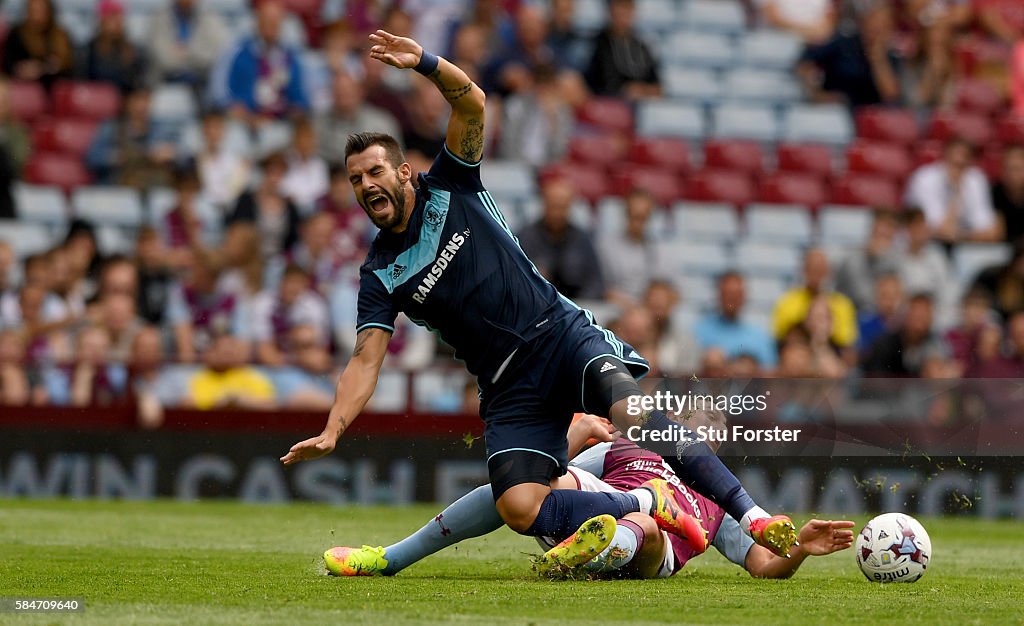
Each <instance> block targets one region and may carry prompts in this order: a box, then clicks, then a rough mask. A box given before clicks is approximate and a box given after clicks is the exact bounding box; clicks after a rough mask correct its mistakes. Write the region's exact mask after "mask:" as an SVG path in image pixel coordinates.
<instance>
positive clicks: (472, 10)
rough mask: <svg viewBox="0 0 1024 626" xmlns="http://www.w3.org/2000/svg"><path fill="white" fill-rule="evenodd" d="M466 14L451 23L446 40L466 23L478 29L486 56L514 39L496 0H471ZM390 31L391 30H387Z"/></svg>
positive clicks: (452, 38)
mask: <svg viewBox="0 0 1024 626" xmlns="http://www.w3.org/2000/svg"><path fill="white" fill-rule="evenodd" d="M467 4H468V5H469V6H468V10H467V12H466V15H465V16H464V17H463V18H462V19H460V20H458V21H457V22H456V23H455V24H453V25H452V28H451V30H450V33H449V37H448V40H449V41H451V42H453V41H454V40H455V37H454V34H455V33H457V32H458V31H459V30H460V29H461V28H463V27H464V26H467V25H472V26H475V27H477V28H478V29H480V31H481V32H482V33H483V38H484V42H485V43H486V45H487V56H488V57H493V56H496V55H497V54H499V53H500V52H501V50H502V49H503V48H506V47H507V46H509V45H510V44H512V42H513V41H514V40H515V25H514V24H513V23H512V20H511V19H510V18H509V16H508V14H507V13H506V12H505V10H504V7H503V6H502V3H501V2H499V1H498V0H471V1H470V2H468V3H467ZM388 32H391V31H388Z"/></svg>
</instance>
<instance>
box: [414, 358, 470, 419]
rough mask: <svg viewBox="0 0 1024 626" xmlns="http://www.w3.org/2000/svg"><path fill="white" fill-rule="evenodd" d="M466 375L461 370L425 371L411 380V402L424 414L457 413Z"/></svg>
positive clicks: (460, 407)
mask: <svg viewBox="0 0 1024 626" xmlns="http://www.w3.org/2000/svg"><path fill="white" fill-rule="evenodd" d="M466 380H467V375H466V372H464V371H463V370H461V369H458V370H455V369H447V370H437V369H427V370H422V371H419V372H416V375H415V376H413V378H412V402H413V407H415V409H416V410H417V411H421V412H424V413H442V414H443V413H459V412H461V411H462V391H463V388H464V387H465V385H466Z"/></svg>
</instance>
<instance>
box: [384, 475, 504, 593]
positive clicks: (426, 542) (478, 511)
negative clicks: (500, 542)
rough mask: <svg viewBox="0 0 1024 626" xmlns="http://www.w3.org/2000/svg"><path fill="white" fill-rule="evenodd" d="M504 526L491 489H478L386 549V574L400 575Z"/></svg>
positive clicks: (483, 487) (485, 486)
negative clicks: (441, 552)
mask: <svg viewBox="0 0 1024 626" xmlns="http://www.w3.org/2000/svg"><path fill="white" fill-rule="evenodd" d="M504 525H505V522H504V521H502V519H501V516H500V515H498V510H497V509H496V508H495V507H494V497H493V496H492V495H491V486H490V485H483V486H480V487H477V488H476V489H474V490H473V491H470V492H469V493H467V494H466V495H464V496H462V497H461V498H459V499H458V500H456V501H455V502H453V503H451V504H450V505H449V506H448V508H446V509H445V510H443V511H441V514H440V515H438V516H437V517H435V518H434V519H432V520H430V521H429V522H427V523H426V525H424V526H423V528H420V529H419V530H417V531H416V532H415V533H413V534H411V535H409V536H408V537H406V538H405V539H403V540H401V541H399V542H398V543H396V544H393V545H390V546H388V547H387V548H385V549H384V558H385V559H387V561H388V566H387V567H386V568H385V569H384V574H386V575H389V576H390V575H393V574H397V573H398V572H400V571H401V570H403V569H405V568H407V567H409V566H410V565H412V564H413V563H415V562H416V561H419V560H420V559H423V558H424V557H427V556H430V555H431V554H433V553H435V552H437V551H439V550H442V549H444V548H447V547H448V546H451V545H455V544H456V543H458V542H460V541H462V540H464V539H472V538H473V537H480V536H482V535H486V534H487V533H490V532H494V531H495V530H498V529H499V528H501V527H502V526H504Z"/></svg>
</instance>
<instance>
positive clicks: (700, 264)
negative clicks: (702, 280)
mask: <svg viewBox="0 0 1024 626" xmlns="http://www.w3.org/2000/svg"><path fill="white" fill-rule="evenodd" d="M663 250H664V254H665V260H666V262H667V263H668V267H667V268H665V269H666V271H667V273H668V274H669V275H670V276H671V275H675V274H676V273H677V272H678V273H680V274H681V275H690V274H703V275H705V276H717V275H718V274H721V273H722V272H724V271H725V270H727V269H729V267H730V266H731V265H732V255H731V254H730V253H729V248H728V247H727V246H725V245H723V244H720V243H706V242H702V243H696V242H678V243H676V242H673V244H672V245H668V246H665V247H664V248H663Z"/></svg>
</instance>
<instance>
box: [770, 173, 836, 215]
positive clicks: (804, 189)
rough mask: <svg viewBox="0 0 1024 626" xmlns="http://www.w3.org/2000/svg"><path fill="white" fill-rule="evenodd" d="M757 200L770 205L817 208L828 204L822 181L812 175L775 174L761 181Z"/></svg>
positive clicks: (826, 192) (825, 189)
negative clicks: (797, 205) (795, 205)
mask: <svg viewBox="0 0 1024 626" xmlns="http://www.w3.org/2000/svg"><path fill="white" fill-rule="evenodd" d="M757 199H758V201H759V202H767V203H771V204H802V205H804V206H807V207H811V208H817V207H818V206H820V205H822V204H825V203H826V202H828V190H827V188H826V186H825V183H824V182H823V181H822V179H821V178H820V177H818V176H815V175H813V174H796V173H793V172H777V173H775V174H772V175H771V176H767V177H765V178H764V179H763V180H762V181H761V186H760V188H759V190H758V196H757Z"/></svg>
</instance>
